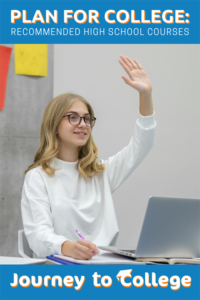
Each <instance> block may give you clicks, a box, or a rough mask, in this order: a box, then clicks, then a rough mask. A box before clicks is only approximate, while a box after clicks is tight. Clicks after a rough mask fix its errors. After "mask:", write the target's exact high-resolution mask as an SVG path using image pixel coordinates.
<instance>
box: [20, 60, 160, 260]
mask: <svg viewBox="0 0 200 300" xmlns="http://www.w3.org/2000/svg"><path fill="white" fill-rule="evenodd" d="M119 62H120V64H121V65H122V67H123V68H124V69H125V71H126V72H127V74H128V75H129V78H130V79H128V78H126V77H124V76H122V78H123V79H124V81H125V83H127V84H128V85H130V86H131V87H133V88H134V89H136V90H137V91H138V92H139V94H140V107H139V114H138V119H137V121H136V125H135V131H134V134H133V136H132V137H131V140H130V142H129V144H128V146H126V147H125V148H124V149H123V150H121V151H120V152H118V153H117V154H116V155H114V156H113V157H110V158H108V160H106V161H103V160H100V159H98V149H97V146H96V145H95V143H94V140H93V138H92V128H93V126H94V124H95V115H94V111H93V109H92V107H91V105H90V104H89V103H88V101H86V100H85V99H84V98H83V97H81V96H79V95H76V94H63V95H60V96H58V97H56V98H54V99H53V100H52V101H51V102H50V103H49V104H48V106H47V108H46V110H45V113H44V117H43V121H42V126H41V133H40V136H41V145H40V147H39V149H38V151H37V153H36V155H35V159H34V163H33V164H32V165H31V166H30V167H29V168H28V169H27V170H26V172H25V173H26V176H25V181H24V186H23V191H22V200H21V209H22V219H23V225H24V230H25V235H26V237H27V239H28V242H29V246H30V248H31V249H32V250H33V253H34V255H33V256H34V257H41V258H42V257H46V256H47V255H53V254H60V255H66V256H71V257H74V258H76V259H91V258H92V256H93V255H95V253H98V252H99V250H98V248H97V246H96V245H101V246H103V245H104V246H108V245H115V244H116V241H117V237H118V233H119V230H118V225H117V219H116V215H115V210H114V206H113V200H112V193H113V192H114V191H115V190H116V189H117V188H118V187H119V186H120V185H121V184H122V183H123V182H124V180H125V179H126V178H127V177H128V176H129V175H130V174H131V173H132V172H133V170H134V169H135V168H136V167H137V166H138V165H139V164H140V163H141V161H142V160H143V159H144V157H145V156H146V155H147V153H148V152H149V151H150V149H151V148H152V146H153V145H154V140H155V131H156V121H155V113H154V111H153V103H152V86H151V83H150V81H149V79H148V77H147V75H146V73H145V71H144V70H143V68H142V66H141V64H140V63H139V62H138V61H136V60H131V59H130V58H128V57H124V56H123V55H121V56H120V59H119ZM76 229H78V230H80V232H81V233H82V234H83V236H84V237H85V238H86V240H87V241H85V240H83V239H78V240H77V233H76V232H75V230H76Z"/></svg>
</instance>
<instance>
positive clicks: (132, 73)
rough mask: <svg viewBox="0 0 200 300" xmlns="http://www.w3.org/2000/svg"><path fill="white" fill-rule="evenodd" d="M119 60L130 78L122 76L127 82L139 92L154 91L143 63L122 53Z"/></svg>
mask: <svg viewBox="0 0 200 300" xmlns="http://www.w3.org/2000/svg"><path fill="white" fill-rule="evenodd" d="M120 58H121V59H119V60H118V61H119V63H120V64H121V66H122V67H123V68H124V70H125V71H126V73H127V74H128V76H129V77H130V79H128V78H126V77H125V76H122V78H123V79H124V81H125V83H127V84H128V85H130V86H132V87H133V88H134V89H136V90H137V91H138V92H139V93H141V94H142V93H151V92H152V85H151V82H150V81H149V78H148V76H147V74H146V72H145V71H144V70H143V68H142V66H141V64H140V63H139V62H138V61H137V60H135V59H134V60H132V59H130V58H129V57H128V56H126V57H125V56H123V55H120Z"/></svg>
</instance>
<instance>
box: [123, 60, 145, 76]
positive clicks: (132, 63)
mask: <svg viewBox="0 0 200 300" xmlns="http://www.w3.org/2000/svg"><path fill="white" fill-rule="evenodd" d="M120 58H121V60H118V61H119V62H120V64H121V65H122V67H123V68H124V70H125V71H126V72H127V73H128V74H129V71H132V70H133V69H140V70H143V67H142V65H141V64H140V63H139V61H137V60H136V59H134V60H132V59H130V58H129V57H128V56H126V57H125V56H123V55H120Z"/></svg>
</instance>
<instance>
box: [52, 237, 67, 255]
mask: <svg viewBox="0 0 200 300" xmlns="http://www.w3.org/2000/svg"><path fill="white" fill-rule="evenodd" d="M66 241H70V240H68V239H66V238H65V237H60V238H59V239H58V240H57V241H56V243H55V244H54V251H53V252H54V254H58V255H63V254H62V252H61V249H62V244H63V243H64V242H66Z"/></svg>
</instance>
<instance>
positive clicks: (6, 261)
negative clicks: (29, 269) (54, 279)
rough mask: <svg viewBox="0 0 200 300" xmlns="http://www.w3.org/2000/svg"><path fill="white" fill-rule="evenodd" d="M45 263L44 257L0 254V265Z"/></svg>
mask: <svg viewBox="0 0 200 300" xmlns="http://www.w3.org/2000/svg"><path fill="white" fill-rule="evenodd" d="M45 263H46V259H39V258H28V257H27V258H24V257H9V256H0V265H35V264H45Z"/></svg>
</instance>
